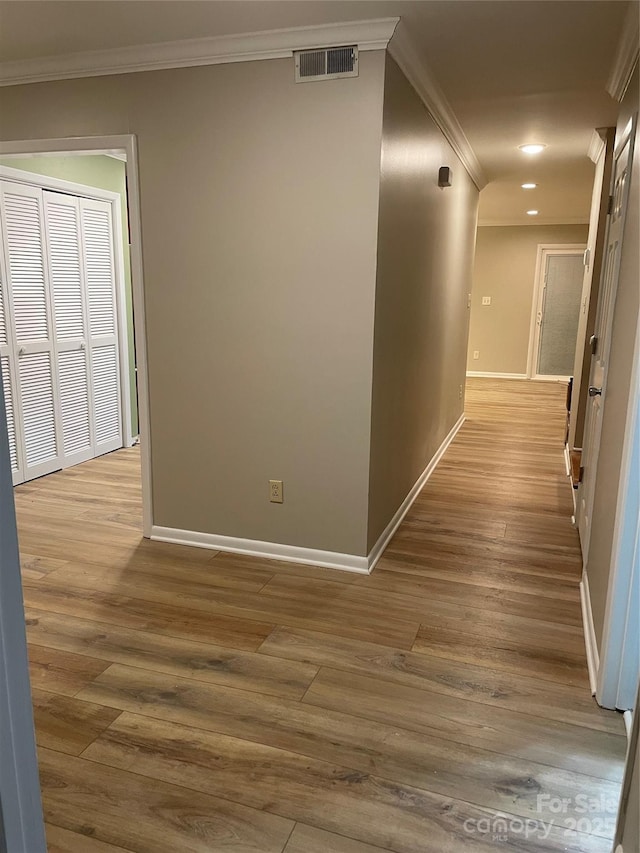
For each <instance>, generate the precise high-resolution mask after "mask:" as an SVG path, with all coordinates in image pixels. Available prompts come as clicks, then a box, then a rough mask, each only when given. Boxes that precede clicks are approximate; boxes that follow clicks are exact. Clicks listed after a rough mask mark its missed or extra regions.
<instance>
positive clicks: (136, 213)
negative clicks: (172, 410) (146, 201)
mask: <svg viewBox="0 0 640 853" xmlns="http://www.w3.org/2000/svg"><path fill="white" fill-rule="evenodd" d="M105 148H107V149H112V148H115V149H123V150H124V151H125V153H126V155H127V197H128V202H129V233H130V235H131V244H130V251H131V287H132V291H133V310H134V314H135V318H136V319H135V324H134V333H135V343H136V361H137V374H136V375H137V382H138V421H139V426H140V448H141V452H140V455H141V467H142V530H143V535H144V536H146V537H147V538H149V537H150V535H151V527H152V524H153V491H152V482H151V430H150V425H149V424H150V422H149V383H148V373H147V332H146V318H145V305H144V278H143V269H142V226H141V219H140V188H139V181H138V154H137V144H136V137H135V136H134V135H133V134H126V135H120V136H76V137H67V138H64V137H62V138H60V139H26V140H14V141H10V142H0V157H2V156H5V155H8V154H43V153H53V152H57V153H66V152H70V151H85V152H91V151H103V150H104V149H105Z"/></svg>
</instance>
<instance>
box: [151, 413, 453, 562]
mask: <svg viewBox="0 0 640 853" xmlns="http://www.w3.org/2000/svg"><path fill="white" fill-rule="evenodd" d="M463 423H464V415H461V416H460V418H459V420H458V421H457V423H456V424H455V426H454V427H453V429H452V430H451V432H450V433H449V434H448V435H447V437H446V438H445V440H444V441H443V442H442V444H441V445H440V447H439V448H438V450H437V451H436V453H435V455H434V456H433V458H432V459H431V461H430V462H429V464H428V465H427V467H426V468H425V469H424V471H423V472H422V474H421V475H420V477H419V478H418V480H417V482H416V483H415V485H414V486H413V488H412V489H411V491H410V492H409V494H408V495H407V497H406V498H405V499H404V501H403V502H402V505H401V506H400V508H399V509H398V511H397V512H396V514H395V515H394V516H393V518H392V519H391V521H390V522H389V524H388V525H387V527H386V528H385V529H384V531H383V533H382V535H381V536H380V538H379V539H378V541H377V542H376V544H375V545H374V546H373V549H372V550H371V552H370V553H369V555H368V556H367V557H361V556H358V555H357V554H339V553H337V552H335V551H320V550H316V549H315V548H299V547H297V546H295V545H281V544H279V543H278V542H261V541H259V540H257V539H238V538H236V537H235V536H220V535H218V534H216V533H198V532H197V531H195V530H178V529H176V528H174V527H161V526H159V525H157V524H154V525H153V526H152V528H151V539H155V540H156V541H158V542H172V543H174V544H175V545H191V546H195V547H196V548H209V549H210V550H212V551H228V552H231V553H234V554H246V555H248V556H250V557H264V558H265V559H268V560H283V561H284V562H288V563H304V564H306V565H310V566H324V567H326V568H328V569H340V570H342V571H343V572H359V573H360V574H365V575H366V574H369V572H371V571H372V569H373V567H374V566H375V564H376V563H377V562H378V560H379V559H380V557H381V555H382V552H383V551H384V549H385V548H386V547H387V544H388V542H389V540H390V539H391V537H392V536H393V534H394V533H395V532H396V530H397V529H398V527H399V526H400V524H401V523H402V519H403V518H404V517H405V515H406V514H407V512H408V511H409V509H410V508H411V505H412V504H413V502H414V501H415V499H416V498H417V496H418V494H419V493H420V491H421V489H422V488H423V487H424V485H425V483H426V482H427V480H428V479H429V477H430V476H431V474H432V473H433V471H434V469H435V467H436V465H437V464H438V462H439V461H440V460H441V459H442V457H443V455H444V453H445V451H446V449H447V448H448V447H449V445H450V444H451V442H452V441H453V439H454V438H455V436H456V433H457V432H458V430H459V429H460V427H461V426H462V424H463Z"/></svg>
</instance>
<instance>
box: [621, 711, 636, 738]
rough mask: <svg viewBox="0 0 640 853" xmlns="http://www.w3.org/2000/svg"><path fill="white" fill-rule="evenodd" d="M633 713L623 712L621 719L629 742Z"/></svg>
mask: <svg viewBox="0 0 640 853" xmlns="http://www.w3.org/2000/svg"><path fill="white" fill-rule="evenodd" d="M633 713H634V712H633V711H623V712H622V719H623V720H624V727H625V729H626V730H627V739H628V740H631V732H632V731H633Z"/></svg>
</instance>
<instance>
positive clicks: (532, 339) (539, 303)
mask: <svg viewBox="0 0 640 853" xmlns="http://www.w3.org/2000/svg"><path fill="white" fill-rule="evenodd" d="M586 248H587V246H586V243H538V253H537V255H536V272H535V276H534V279H533V282H534V284H533V302H532V305H531V323H530V328H529V353H528V356H527V379H538V380H548V381H550V382H561V381H562V380H567V381H568V380H569V377H568V376H543V375H541V374H538V372H537V371H538V356H539V350H540V329H541V328H542V327H541V322H542V313H543V307H544V305H543V300H544V287H545V280H544V277H545V270H546V268H547V258H548V257H549V255H583V257H584V253H585V251H586Z"/></svg>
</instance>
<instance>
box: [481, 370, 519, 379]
mask: <svg viewBox="0 0 640 853" xmlns="http://www.w3.org/2000/svg"><path fill="white" fill-rule="evenodd" d="M467 376H468V377H469V378H473V377H474V376H480V377H484V378H485V379H526V378H527V374H526V373H487V372H485V371H484V370H467Z"/></svg>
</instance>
